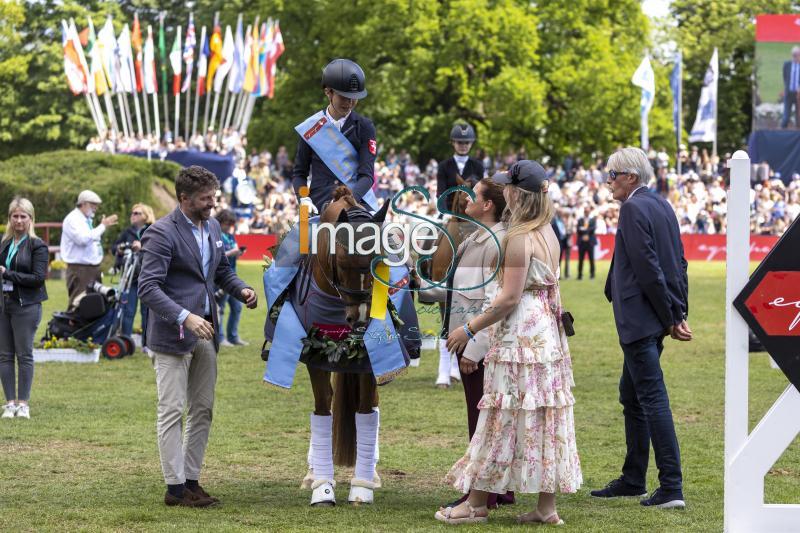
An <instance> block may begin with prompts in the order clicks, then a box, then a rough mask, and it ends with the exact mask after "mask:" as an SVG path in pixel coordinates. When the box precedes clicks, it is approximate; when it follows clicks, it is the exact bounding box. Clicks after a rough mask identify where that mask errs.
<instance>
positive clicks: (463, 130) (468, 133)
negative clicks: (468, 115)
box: [450, 124, 475, 142]
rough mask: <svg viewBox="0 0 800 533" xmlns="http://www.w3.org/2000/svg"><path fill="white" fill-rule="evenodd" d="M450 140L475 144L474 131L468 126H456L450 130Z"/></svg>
mask: <svg viewBox="0 0 800 533" xmlns="http://www.w3.org/2000/svg"><path fill="white" fill-rule="evenodd" d="M450 140H451V141H464V142H475V129H474V128H473V127H472V126H470V125H469V124H456V125H455V126H453V129H452V130H450Z"/></svg>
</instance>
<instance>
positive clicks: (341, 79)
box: [322, 59, 367, 100]
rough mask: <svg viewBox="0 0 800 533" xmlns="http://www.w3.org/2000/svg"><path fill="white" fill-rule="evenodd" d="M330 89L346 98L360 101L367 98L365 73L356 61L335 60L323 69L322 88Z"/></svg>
mask: <svg viewBox="0 0 800 533" xmlns="http://www.w3.org/2000/svg"><path fill="white" fill-rule="evenodd" d="M325 87H330V88H331V89H333V90H334V91H336V93H338V94H340V95H341V96H344V97H345V98H352V99H354V100H360V99H362V98H364V97H365V96H367V87H366V79H365V77H364V71H363V70H361V67H359V66H358V63H356V62H355V61H350V60H349V59H334V60H333V61H331V62H330V63H328V64H327V65H325V68H324V69H322V88H323V89H324V88H325Z"/></svg>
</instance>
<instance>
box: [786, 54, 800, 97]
mask: <svg viewBox="0 0 800 533" xmlns="http://www.w3.org/2000/svg"><path fill="white" fill-rule="evenodd" d="M798 85H800V63H795V62H794V61H793V62H792V72H791V75H790V76H789V90H790V91H792V92H797V88H798V87H797V86H798Z"/></svg>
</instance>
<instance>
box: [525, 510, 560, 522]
mask: <svg viewBox="0 0 800 533" xmlns="http://www.w3.org/2000/svg"><path fill="white" fill-rule="evenodd" d="M533 513H536V516H537V519H532V520H529V519H524V518H522V517H523V516H525V515H524V514H522V515H519V516H518V517H517V523H518V524H542V525H545V526H563V525H564V521H563V520H562V519H561V517H560V516H558V512H556V511H554V512H552V513H550V514H549V515H547V516H542V514H541V513H540V512H539V511H538V510H536V511H533ZM525 514H532V513H525ZM553 519H555V520H553Z"/></svg>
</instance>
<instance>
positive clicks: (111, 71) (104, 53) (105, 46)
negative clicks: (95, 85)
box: [97, 15, 117, 92]
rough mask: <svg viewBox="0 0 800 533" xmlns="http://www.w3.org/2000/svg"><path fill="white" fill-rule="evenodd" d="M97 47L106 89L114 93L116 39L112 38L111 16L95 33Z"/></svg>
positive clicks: (112, 25)
mask: <svg viewBox="0 0 800 533" xmlns="http://www.w3.org/2000/svg"><path fill="white" fill-rule="evenodd" d="M97 47H98V52H99V53H100V60H101V61H102V66H103V72H104V73H105V76H106V82H107V84H108V87H109V88H110V89H111V90H112V91H113V92H116V90H117V89H116V86H115V76H116V68H115V57H114V51H115V50H116V48H117V38H116V37H114V24H113V23H112V22H111V15H109V16H108V17H106V22H105V24H103V27H102V28H100V31H99V32H97Z"/></svg>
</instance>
